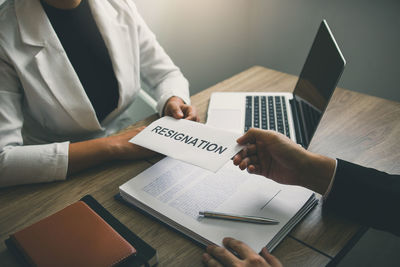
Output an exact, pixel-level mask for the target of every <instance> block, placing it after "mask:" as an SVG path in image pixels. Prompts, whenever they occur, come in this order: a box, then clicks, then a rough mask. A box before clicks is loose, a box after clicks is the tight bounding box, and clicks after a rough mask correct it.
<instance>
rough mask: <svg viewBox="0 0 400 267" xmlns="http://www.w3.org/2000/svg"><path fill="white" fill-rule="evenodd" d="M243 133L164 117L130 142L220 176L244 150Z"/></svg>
mask: <svg viewBox="0 0 400 267" xmlns="http://www.w3.org/2000/svg"><path fill="white" fill-rule="evenodd" d="M239 136H240V134H239V133H234V132H231V131H227V130H223V129H219V128H215V127H212V126H207V125H204V124H201V123H198V122H193V121H188V120H177V119H174V118H172V117H162V118H160V119H158V120H156V121H154V122H153V123H151V124H150V125H149V126H147V127H146V128H145V129H144V130H143V131H142V132H140V133H139V134H138V135H136V136H135V137H133V138H132V139H131V140H130V141H129V142H131V143H134V144H137V145H140V146H142V147H146V148H148V149H150V150H153V151H156V152H159V153H161V154H164V155H167V156H170V157H172V158H175V159H178V160H182V161H185V162H187V163H191V164H193V165H196V166H199V167H202V168H204V169H207V170H210V171H213V172H217V171H218V170H219V169H220V168H221V167H222V166H223V165H224V164H225V163H226V162H227V161H228V160H230V159H231V158H232V157H233V156H234V155H235V154H236V153H237V152H239V151H240V150H241V149H242V147H241V146H239V145H238V144H237V143H236V139H237V138H238V137H239Z"/></svg>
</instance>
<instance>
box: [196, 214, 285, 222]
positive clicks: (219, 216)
mask: <svg viewBox="0 0 400 267" xmlns="http://www.w3.org/2000/svg"><path fill="white" fill-rule="evenodd" d="M199 215H200V216H203V217H206V218H215V219H223V220H232V221H242V222H251V223H261V224H278V223H279V222H278V221H277V220H275V219H270V218H265V217H257V216H248V215H236V214H229V213H222V212H215V211H199Z"/></svg>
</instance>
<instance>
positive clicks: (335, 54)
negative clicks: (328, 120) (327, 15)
mask: <svg viewBox="0 0 400 267" xmlns="http://www.w3.org/2000/svg"><path fill="white" fill-rule="evenodd" d="M345 64H346V61H345V59H344V57H343V55H342V53H341V52H340V49H339V47H338V45H337V43H336V41H335V39H334V37H333V35H332V33H331V31H330V29H329V26H328V24H327V23H326V21H325V20H323V21H322V22H321V25H320V27H319V29H318V33H317V35H316V37H315V39H314V42H313V44H312V46H311V49H310V52H309V54H308V56H307V59H306V62H305V63H304V66H303V69H302V71H301V73H300V76H299V80H298V81H297V84H296V87H295V89H294V92H293V95H294V99H295V101H294V102H295V107H294V109H295V110H296V111H297V112H296V113H297V115H296V117H297V119H295V120H297V121H298V122H297V123H298V124H299V125H297V126H298V127H296V128H298V129H299V128H300V129H301V133H300V134H301V135H302V137H301V139H303V140H302V141H303V142H302V143H303V145H304V146H305V147H308V144H309V143H310V140H311V138H312V136H313V135H314V133H315V130H316V128H317V126H318V123H319V121H320V119H321V117H322V114H323V112H324V111H325V109H326V106H327V105H328V102H329V99H330V97H331V96H332V94H333V91H334V90H335V88H336V86H337V83H338V81H339V79H340V76H341V74H342V72H343V69H344V66H345ZM295 123H296V122H295Z"/></svg>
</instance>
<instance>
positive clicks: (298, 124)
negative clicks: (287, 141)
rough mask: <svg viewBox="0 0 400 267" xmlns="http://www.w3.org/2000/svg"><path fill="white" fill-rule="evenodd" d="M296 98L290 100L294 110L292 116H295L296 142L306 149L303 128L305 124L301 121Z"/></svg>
mask: <svg viewBox="0 0 400 267" xmlns="http://www.w3.org/2000/svg"><path fill="white" fill-rule="evenodd" d="M295 101H296V100H295V98H294V97H293V99H290V100H289V103H290V106H291V108H292V115H293V124H294V129H295V133H296V141H297V143H298V144H300V145H301V146H302V147H304V148H306V143H305V139H304V132H303V131H304V128H303V123H302V121H301V119H300V117H299V116H300V114H299V111H298V106H297V105H296V102H295Z"/></svg>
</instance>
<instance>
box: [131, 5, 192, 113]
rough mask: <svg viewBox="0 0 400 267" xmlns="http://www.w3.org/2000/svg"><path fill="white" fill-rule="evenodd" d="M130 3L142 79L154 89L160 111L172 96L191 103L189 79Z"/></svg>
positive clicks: (159, 111) (160, 111)
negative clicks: (134, 23)
mask: <svg viewBox="0 0 400 267" xmlns="http://www.w3.org/2000/svg"><path fill="white" fill-rule="evenodd" d="M128 3H129V4H130V5H131V7H132V10H133V13H134V14H133V15H134V18H135V19H136V21H137V23H138V37H139V45H140V48H139V49H140V75H141V79H142V80H143V82H145V83H146V84H147V85H148V86H149V87H150V88H152V89H153V90H154V91H153V94H154V96H155V98H156V100H157V111H158V113H159V114H160V116H161V115H162V111H163V108H164V105H165V103H166V101H167V100H168V99H169V98H170V97H172V96H178V97H180V98H182V100H183V101H184V102H185V103H186V104H190V95H189V83H188V81H187V80H186V78H185V77H184V76H183V74H182V73H181V71H180V70H179V68H178V67H177V66H175V64H174V63H173V62H172V60H171V58H170V57H169V56H168V55H167V54H166V52H165V51H164V49H163V48H162V47H161V46H160V44H159V43H158V42H157V40H156V38H155V35H154V34H153V33H152V31H151V30H150V29H149V27H148V26H147V24H146V23H145V22H144V20H143V18H142V17H141V15H140V14H139V12H138V11H137V9H136V7H135V5H134V4H133V3H132V1H128Z"/></svg>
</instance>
